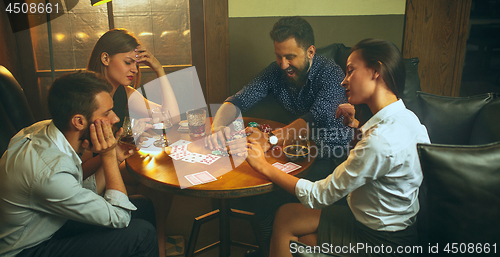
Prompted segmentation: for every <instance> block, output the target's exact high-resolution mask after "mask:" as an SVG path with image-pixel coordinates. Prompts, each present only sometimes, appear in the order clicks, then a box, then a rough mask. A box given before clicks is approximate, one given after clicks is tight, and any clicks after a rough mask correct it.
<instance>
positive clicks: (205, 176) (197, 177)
mask: <svg viewBox="0 0 500 257" xmlns="http://www.w3.org/2000/svg"><path fill="white" fill-rule="evenodd" d="M184 177H185V178H186V179H187V180H188V181H189V182H191V184H193V185H199V184H204V183H208V182H212V181H216V180H217V179H216V178H215V177H214V176H212V174H210V173H208V171H203V172H198V173H195V174H190V175H186V176H184Z"/></svg>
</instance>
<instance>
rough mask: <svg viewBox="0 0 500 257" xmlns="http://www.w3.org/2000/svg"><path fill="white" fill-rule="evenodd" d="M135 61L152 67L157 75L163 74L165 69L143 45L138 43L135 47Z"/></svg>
mask: <svg viewBox="0 0 500 257" xmlns="http://www.w3.org/2000/svg"><path fill="white" fill-rule="evenodd" d="M135 54H136V55H135V57H136V62H137V63H139V64H144V65H147V66H149V67H150V68H151V69H153V70H154V71H155V72H156V74H157V75H158V76H163V75H165V71H164V70H163V67H162V66H161V63H160V62H159V61H158V60H157V59H156V58H155V57H154V55H153V54H152V53H151V52H150V51H149V50H148V49H146V47H144V46H143V45H138V46H137V48H136V49H135Z"/></svg>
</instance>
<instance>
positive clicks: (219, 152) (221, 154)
mask: <svg viewBox="0 0 500 257" xmlns="http://www.w3.org/2000/svg"><path fill="white" fill-rule="evenodd" d="M212 154H213V155H218V156H224V157H226V156H229V153H228V152H227V151H225V150H213V151H212Z"/></svg>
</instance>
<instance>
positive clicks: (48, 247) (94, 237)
mask: <svg viewBox="0 0 500 257" xmlns="http://www.w3.org/2000/svg"><path fill="white" fill-rule="evenodd" d="M130 200H131V202H132V203H133V204H134V205H135V206H136V207H137V209H138V210H137V211H133V212H132V220H131V221H130V224H129V225H128V227H126V228H120V229H116V228H106V227H101V226H95V225H89V224H85V223H80V222H76V221H72V220H69V221H68V222H66V224H64V226H63V227H61V228H60V229H59V230H58V231H57V232H56V233H55V234H54V236H53V237H52V238H51V239H49V240H47V241H44V242H42V243H41V244H39V245H36V246H34V247H32V248H29V249H25V250H23V251H22V252H21V253H19V254H18V255H17V256H18V257H25V256H30V257H31V256H33V257H35V256H36V257H56V256H61V257H63V256H64V257H67V256H82V257H87V256H93V257H94V256H103V257H108V256H116V257H119V256H124V257H125V256H151V257H153V256H154V257H158V255H159V251H158V239H157V236H156V229H155V227H154V223H151V222H155V215H154V207H153V204H152V202H151V201H150V200H149V199H147V198H144V197H131V199H130Z"/></svg>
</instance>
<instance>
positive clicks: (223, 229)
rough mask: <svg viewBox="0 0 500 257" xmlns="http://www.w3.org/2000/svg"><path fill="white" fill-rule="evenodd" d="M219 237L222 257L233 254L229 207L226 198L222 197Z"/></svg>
mask: <svg viewBox="0 0 500 257" xmlns="http://www.w3.org/2000/svg"><path fill="white" fill-rule="evenodd" d="M219 205H220V206H219V210H220V218H219V239H220V251H219V256H220V257H227V256H229V255H230V254H231V238H230V237H231V234H230V233H231V231H230V228H229V222H230V220H229V212H230V211H231V210H230V209H229V206H228V203H227V200H226V199H220V201H219Z"/></svg>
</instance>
